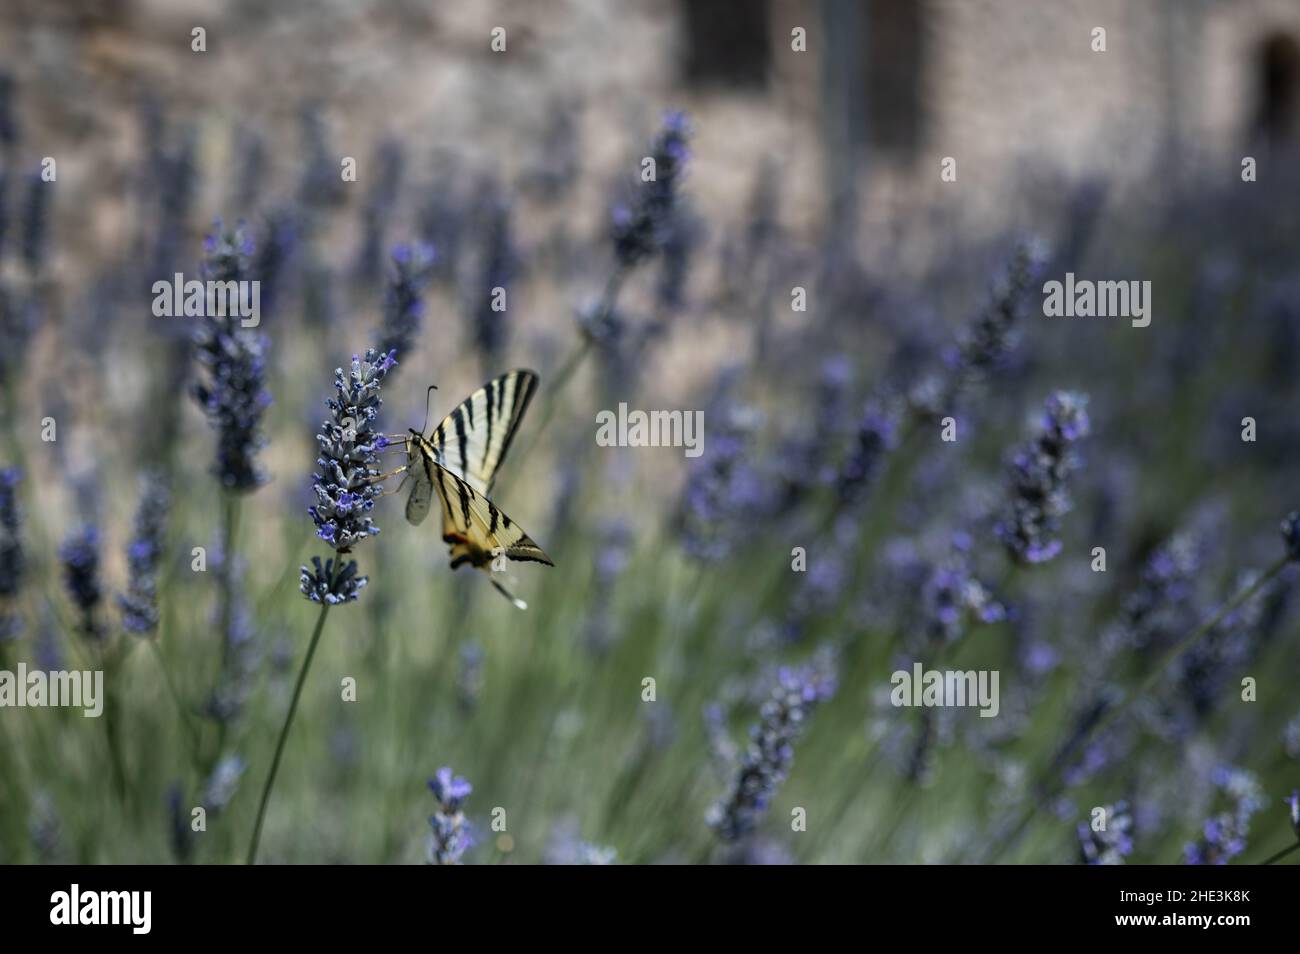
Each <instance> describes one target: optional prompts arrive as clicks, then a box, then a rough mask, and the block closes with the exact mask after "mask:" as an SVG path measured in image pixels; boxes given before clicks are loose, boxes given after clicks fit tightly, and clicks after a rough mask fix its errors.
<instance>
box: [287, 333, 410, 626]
mask: <svg viewBox="0 0 1300 954" xmlns="http://www.w3.org/2000/svg"><path fill="white" fill-rule="evenodd" d="M396 364H397V361H396V359H395V358H394V356H393V352H392V351H389V352H387V353H385V354H380V353H379V352H377V351H375V350H374V349H373V348H372V349H371V350H369V351H367V352H366V353H365V356H364V357H358V356H357V355H353V356H352V371H351V373H350V374H349V375H347V376H346V377H345V376H344V374H343V369H342V368H339V369H337V370H336V371H335V372H334V390H335V393H336V396H335V397H332V398H330V399H328V400H327V401H326V402H325V406H326V407H328V408H329V410H330V418H329V419H328V420H326V421H325V422H324V423H323V424H322V425H321V432H320V433H319V434H317V435H316V441H317V442H318V443H319V444H320V448H321V455H320V457H318V458H317V459H316V465H317V466H318V467H319V468H320V470H319V472H318V473H316V474H314V475H313V483H312V489H313V491H314V492H315V494H316V503H315V504H314V505H313V506H311V507H308V508H307V512H308V513H309V514H310V515H311V518H312V521H313V522H314V523H315V524H316V535H317V536H318V537H320V538H321V539H322V540H324V541H325V542H326V543H328V544H329V545H330V546H332V547H333V548H334V550H335V551H336V552H338V553H341V554H342V553H350V552H351V551H352V547H354V546H355V545H356V544H358V543H360V542H361V541H362V540H364V539H365V538H366V537H369V536H374V535H375V534H376V533H378V532H379V528H378V527H377V526H375V525H374V523H373V522H372V521H371V519H370V511H371V510H373V509H374V506H375V499H376V498H377V497H378V496H379V495H380V493H381V492H382V487H381V486H380V485H377V484H376V483H375V478H376V477H378V476H379V474H380V471H379V470H378V469H377V465H378V463H379V452H380V451H381V450H382V449H383V448H384V447H385V446H386V442H385V439H384V436H383V435H382V434H380V433H378V432H377V431H376V430H375V420H376V418H377V417H378V416H379V409H380V408H381V407H383V404H384V402H383V399H382V398H380V396H379V390H380V387H381V385H382V384H383V380H384V377H385V376H386V375H387V374H388V372H389V370H390V369H391V368H393V367H395V366H396ZM356 573H357V564H356V561H355V560H350V561H348V562H347V563H346V564H345V563H343V562H342V560H341V559H340V561H339V565H338V567H337V568H336V567H335V561H334V560H329V561H327V562H326V563H325V564H324V565H322V564H321V560H320V558H319V557H313V558H312V567H310V568H309V567H306V566H304V567H303V568H302V577H301V587H300V589H301V590H302V594H303V595H304V596H306V597H307V599H309V600H311V601H312V602H315V603H319V602H326V603H330V604H335V603H348V602H351V601H352V600H355V599H356V598H357V593H358V591H360V589H361V588H362V587H363V586H365V585H366V582H367V578H366V577H364V576H362V577H358V576H357V575H356Z"/></svg>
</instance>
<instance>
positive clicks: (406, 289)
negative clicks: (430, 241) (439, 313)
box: [379, 244, 435, 358]
mask: <svg viewBox="0 0 1300 954" xmlns="http://www.w3.org/2000/svg"><path fill="white" fill-rule="evenodd" d="M434 260H435V257H434V253H433V246H431V245H425V244H415V245H399V246H397V247H396V248H395V249H393V272H392V275H391V277H390V278H389V280H388V288H387V289H386V290H385V292H384V322H383V327H382V329H381V330H380V333H379V353H380V354H381V355H383V354H386V355H391V356H392V357H394V358H396V356H397V355H399V354H400V355H405V354H406V352H407V351H408V350H409V349H410V348H411V345H412V343H413V342H414V341H415V336H416V335H417V334H419V333H420V323H421V321H422V320H423V318H424V288H425V286H426V285H428V283H429V277H430V275H431V273H432V270H433V264H434Z"/></svg>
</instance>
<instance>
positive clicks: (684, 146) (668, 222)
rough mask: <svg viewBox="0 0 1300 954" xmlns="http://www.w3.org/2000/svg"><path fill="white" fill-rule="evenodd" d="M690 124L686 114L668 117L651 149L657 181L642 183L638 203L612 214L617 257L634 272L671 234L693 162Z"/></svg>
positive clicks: (621, 205)
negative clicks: (687, 168)
mask: <svg viewBox="0 0 1300 954" xmlns="http://www.w3.org/2000/svg"><path fill="white" fill-rule="evenodd" d="M690 135H691V126H690V121H689V120H688V119H687V118H686V114H685V113H681V112H671V113H668V114H667V115H666V116H664V121H663V126H662V128H661V129H660V131H659V134H658V135H657V136H656V137H655V141H654V144H653V146H652V148H651V157H652V158H653V159H654V176H655V177H654V179H652V180H650V181H643V182H641V183H640V193H639V195H638V196H637V198H636V200H635V201H634V202H619V203H616V204H615V205H614V208H613V210H612V211H611V214H610V219H611V227H612V238H613V241H614V255H615V257H616V258H617V260H618V263H619V265H620V266H621V267H623V268H632V267H635V266H636V265H639V264H641V263H642V262H644V261H645V260H646V259H648V258H651V257H652V256H654V255H655V254H657V253H658V252H659V251H660V250H661V249H662V248H663V246H664V243H665V241H666V240H667V239H668V237H669V235H670V234H671V231H670V230H671V227H672V219H673V214H674V212H675V210H676V206H677V194H678V190H679V188H680V187H681V183H682V180H683V179H684V178H685V176H686V165H687V162H688V161H689V159H690V148H689V145H688V142H689V140H690Z"/></svg>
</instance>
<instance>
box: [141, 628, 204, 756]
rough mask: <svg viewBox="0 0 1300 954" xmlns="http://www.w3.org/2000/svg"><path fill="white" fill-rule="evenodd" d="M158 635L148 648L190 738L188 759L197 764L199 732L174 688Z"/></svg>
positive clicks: (150, 640) (150, 641)
mask: <svg viewBox="0 0 1300 954" xmlns="http://www.w3.org/2000/svg"><path fill="white" fill-rule="evenodd" d="M158 641H159V637H154V638H152V639H149V640H148V643H149V646H150V648H151V649H152V650H153V655H154V659H156V660H158V668H159V669H160V670H162V674H163V682H164V683H166V685H167V693H168V695H170V696H171V697H172V702H174V703H175V704H176V711H177V712H178V713H179V714H180V717H181V724H182V725H183V726H184V727H185V734H186V735H188V736H189V739H190V761H191V762H192V763H194V764H196V765H197V760H198V758H199V733H198V730H197V729H196V728H195V726H194V722H193V720H191V719H190V712H189V710H188V709H186V708H185V703H184V702H183V701H182V700H181V694H180V693H179V692H178V691H177V690H176V682H175V681H174V680H173V679H172V672H171V668H170V667H169V666H168V665H167V660H166V659H165V658H164V657H163V654H162V648H161V647H160V646H159V645H158Z"/></svg>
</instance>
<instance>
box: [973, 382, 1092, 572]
mask: <svg viewBox="0 0 1300 954" xmlns="http://www.w3.org/2000/svg"><path fill="white" fill-rule="evenodd" d="M1087 405H1088V398H1087V395H1083V394H1075V393H1071V392H1068V391H1057V392H1056V393H1055V394H1053V395H1052V396H1051V397H1049V398H1048V399H1047V407H1046V410H1045V411H1044V413H1043V418H1042V422H1041V423H1040V425H1039V430H1038V434H1037V435H1036V436H1035V437H1034V438H1033V439H1032V440H1031V441H1029V443H1027V444H1026V445H1024V446H1023V447H1021V448H1020V449H1019V450H1018V451H1016V453H1015V455H1014V456H1013V457H1012V460H1011V468H1010V470H1011V499H1010V501H1009V503H1008V507H1007V510H1008V512H1007V514H1006V516H1005V517H1004V518H1003V520H1002V521H1001V522H1000V523H999V524H998V525H997V526H996V527H995V532H996V534H997V536H998V539H999V540H1001V541H1002V543H1003V545H1004V546H1005V547H1006V548H1007V552H1008V553H1010V555H1011V558H1012V559H1013V560H1015V561H1016V562H1017V563H1030V564H1032V563H1046V562H1047V561H1048V560H1050V559H1052V558H1053V557H1054V556H1056V554H1057V553H1059V552H1060V551H1061V541H1060V538H1059V536H1058V534H1059V532H1060V523H1061V517H1062V516H1064V515H1065V514H1066V513H1067V512H1068V511H1069V510H1070V497H1069V494H1068V493H1067V489H1066V479H1067V478H1068V477H1069V475H1070V473H1071V472H1072V471H1073V470H1074V469H1075V468H1076V467H1077V466H1078V460H1077V457H1076V455H1075V452H1074V445H1075V444H1076V443H1078V441H1079V440H1080V439H1082V438H1083V437H1085V436H1086V435H1087V433H1088V411H1087Z"/></svg>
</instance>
